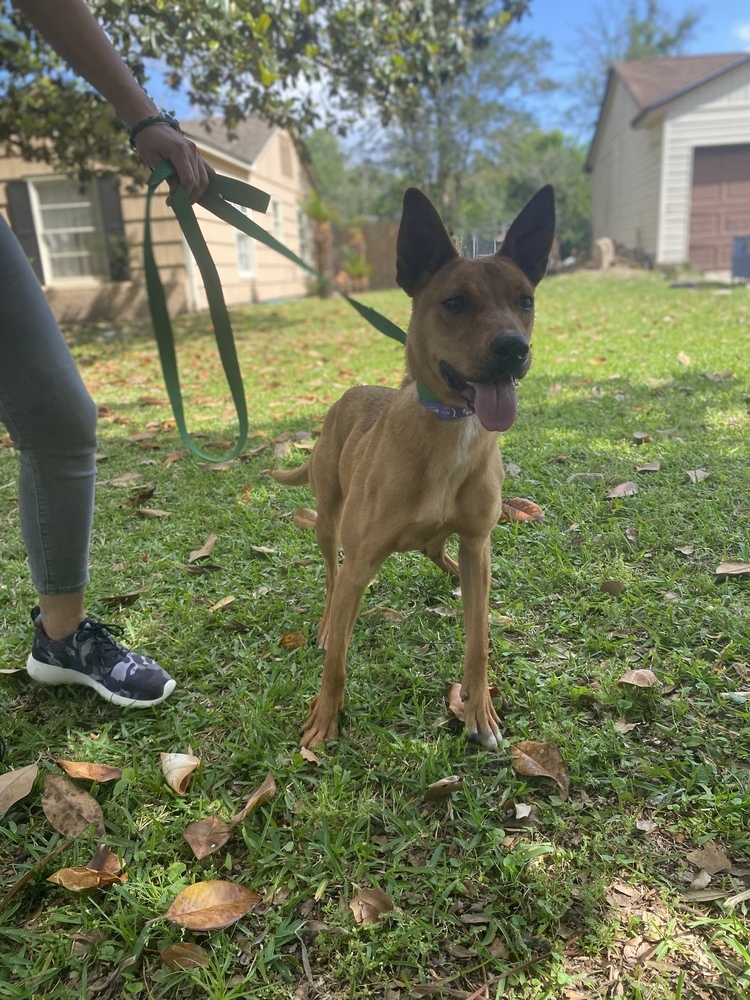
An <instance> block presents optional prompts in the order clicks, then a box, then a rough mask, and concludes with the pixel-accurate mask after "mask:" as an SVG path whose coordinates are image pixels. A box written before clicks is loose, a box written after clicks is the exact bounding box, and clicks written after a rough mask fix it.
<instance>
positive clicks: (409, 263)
mask: <svg viewBox="0 0 750 1000" xmlns="http://www.w3.org/2000/svg"><path fill="white" fill-rule="evenodd" d="M453 257H458V251H457V250H456V248H455V247H454V246H453V243H452V241H451V238H450V236H449V235H448V233H447V232H446V230H445V226H444V225H443V223H442V221H441V219H440V216H439V215H438V213H437V210H436V209H435V207H434V205H433V204H432V202H431V201H430V199H429V198H428V197H427V195H425V194H422V192H421V191H419V190H418V189H417V188H409V190H408V191H407V192H406V194H405V195H404V212H403V215H402V216H401V226H400V228H399V231H398V243H397V246H396V281H397V282H398V283H399V285H400V286H401V287H402V288H403V290H404V291H405V292H406V294H407V295H413V294H414V292H415V291H416V290H417V288H418V287H419V283H420V281H421V280H423V279H424V278H425V277H427V276H429V275H432V274H435V273H436V272H437V271H439V270H440V268H441V267H442V266H443V264H446V263H447V262H448V261H449V260H452V258H453Z"/></svg>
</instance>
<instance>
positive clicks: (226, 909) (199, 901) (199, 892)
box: [164, 880, 260, 931]
mask: <svg viewBox="0 0 750 1000" xmlns="http://www.w3.org/2000/svg"><path fill="white" fill-rule="evenodd" d="M259 902H260V896H259V895H258V893H257V892H253V890H252V889H248V888H246V887H245V886H244V885H237V884H236V883H235V882H223V881H220V880H216V881H213V882H196V883H195V884H194V885H189V886H188V887H187V889H183V890H182V892H179V893H178V894H177V895H176V896H175V898H174V899H173V900H172V905H171V906H170V907H169V909H168V910H167V912H166V913H165V914H164V916H165V917H166V918H167V920H171V921H172V923H173V924H179V925H180V926H181V927H187V928H188V930H191V931H218V930H221V929H222V928H223V927H229V926H230V924H233V923H236V921H238V920H240V919H241V918H242V917H244V916H245V914H246V913H247V912H248V911H249V910H251V909H252V908H253V907H254V906H255V905H256V904H257V903H259Z"/></svg>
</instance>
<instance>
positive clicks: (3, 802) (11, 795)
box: [0, 764, 39, 816]
mask: <svg viewBox="0 0 750 1000" xmlns="http://www.w3.org/2000/svg"><path fill="white" fill-rule="evenodd" d="M38 772H39V767H38V765H37V764H28V765H27V766H26V767H19V768H18V770H16V771H6V772H5V774H0V816H4V815H5V813H6V812H7V811H8V810H9V809H10V807H11V806H12V805H15V803H16V802H19V801H20V800H21V799H23V798H25V797H26V796H27V795H28V794H29V792H30V791H31V788H32V785H33V784H34V781H35V779H36V776H37V774H38Z"/></svg>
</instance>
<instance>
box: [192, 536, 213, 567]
mask: <svg viewBox="0 0 750 1000" xmlns="http://www.w3.org/2000/svg"><path fill="white" fill-rule="evenodd" d="M218 540H219V536H218V535H217V534H216V533H215V532H213V531H212V532H211V534H210V535H209V536H208V538H207V539H206V540H205V542H204V543H203V545H201V547H200V548H199V549H195V550H194V551H193V552H191V553H190V555H189V556H188V562H189V563H195V562H199V561H200V560H201V559H208V557H209V556H210V555H211V553H212V552H213V550H214V545H215V544H216V542H217V541H218Z"/></svg>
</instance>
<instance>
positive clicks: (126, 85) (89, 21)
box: [13, 0, 158, 128]
mask: <svg viewBox="0 0 750 1000" xmlns="http://www.w3.org/2000/svg"><path fill="white" fill-rule="evenodd" d="M13 4H14V6H15V7H16V8H17V9H18V10H19V11H20V12H21V14H23V15H24V17H26V18H27V19H28V20H29V21H30V22H31V24H33V25H34V27H35V28H36V29H37V31H38V32H39V34H40V35H42V37H43V38H44V39H45V40H46V41H47V42H49V44H50V45H51V46H52V48H53V49H54V50H55V52H57V54H58V55H60V56H62V58H63V59H64V60H65V62H66V63H68V65H69V66H70V67H71V68H72V69H73V70H75V72H76V73H78V74H79V75H80V76H82V77H84V79H85V80H87V81H88V82H89V83H90V84H91V86H92V87H95V88H96V90H98V91H99V93H100V94H101V95H102V97H104V98H105V99H106V100H107V101H109V103H110V104H111V105H112V106H113V107H114V109H115V111H116V112H117V114H118V115H119V116H120V118H121V119H122V120H123V122H124V123H125V124H126V125H127V127H128V128H132V127H133V125H135V124H136V122H138V121H141V120H142V119H143V118H148V117H150V116H151V115H155V114H158V109H157V107H156V105H155V104H154V102H153V101H152V100H151V98H150V97H149V96H148V95H147V94H146V92H145V91H144V90H143V89H142V88H141V86H140V85H139V84H138V82H137V80H136V79H135V78H134V77H133V74H132V73H131V72H130V70H129V69H128V67H127V66H126V65H125V63H124V62H123V60H122V58H121V57H120V55H119V54H118V52H117V51H116V49H115V48H114V47H113V46H112V44H111V42H110V41H109V39H108V38H107V36H106V34H105V33H104V31H103V30H102V28H101V27H100V25H99V23H98V22H97V20H96V19H95V18H94V16H93V14H92V13H91V11H90V10H89V9H88V7H87V6H86V4H85V3H84V2H83V0H13Z"/></svg>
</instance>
